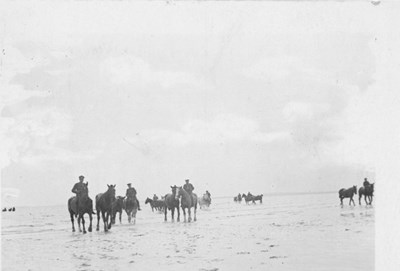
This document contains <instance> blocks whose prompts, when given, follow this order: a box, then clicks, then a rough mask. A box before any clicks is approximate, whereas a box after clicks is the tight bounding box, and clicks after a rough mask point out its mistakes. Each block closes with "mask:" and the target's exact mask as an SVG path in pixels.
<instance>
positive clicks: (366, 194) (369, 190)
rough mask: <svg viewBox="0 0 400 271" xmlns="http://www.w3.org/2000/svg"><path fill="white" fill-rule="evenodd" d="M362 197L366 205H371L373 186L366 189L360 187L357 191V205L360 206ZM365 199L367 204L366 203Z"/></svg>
mask: <svg viewBox="0 0 400 271" xmlns="http://www.w3.org/2000/svg"><path fill="white" fill-rule="evenodd" d="M363 195H364V200H365V204H366V205H371V203H372V197H373V196H374V184H370V185H368V186H366V187H364V186H362V187H360V189H358V203H359V204H360V205H361V198H362V196H363ZM367 197H368V200H369V203H368V202H367Z"/></svg>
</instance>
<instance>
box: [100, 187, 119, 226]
mask: <svg viewBox="0 0 400 271" xmlns="http://www.w3.org/2000/svg"><path fill="white" fill-rule="evenodd" d="M107 186H108V189H107V191H106V192H105V193H100V194H97V196H96V210H97V227H96V231H98V230H99V222H100V212H101V216H102V218H103V222H104V231H108V230H109V229H111V217H112V212H111V211H112V203H113V202H114V200H115V185H112V184H110V185H109V184H107ZM109 218H110V222H109V221H108V219H109Z"/></svg>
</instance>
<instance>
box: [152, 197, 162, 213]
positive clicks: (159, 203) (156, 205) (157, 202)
mask: <svg viewBox="0 0 400 271" xmlns="http://www.w3.org/2000/svg"><path fill="white" fill-rule="evenodd" d="M153 205H154V208H155V209H156V210H157V211H159V212H162V211H164V208H165V202H164V200H155V201H153Z"/></svg>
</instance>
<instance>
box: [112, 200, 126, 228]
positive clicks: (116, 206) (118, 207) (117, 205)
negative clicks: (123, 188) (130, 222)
mask: <svg viewBox="0 0 400 271" xmlns="http://www.w3.org/2000/svg"><path fill="white" fill-rule="evenodd" d="M124 198H125V197H122V196H118V197H117V198H116V199H115V201H114V202H113V203H112V205H111V209H112V216H111V223H112V224H115V217H116V216H117V213H119V224H121V216H122V210H123V209H124Z"/></svg>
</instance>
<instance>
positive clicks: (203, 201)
mask: <svg viewBox="0 0 400 271" xmlns="http://www.w3.org/2000/svg"><path fill="white" fill-rule="evenodd" d="M210 204H211V198H210V197H209V196H208V194H204V195H203V196H202V197H201V198H200V199H199V205H200V209H202V208H203V207H210Z"/></svg>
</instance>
